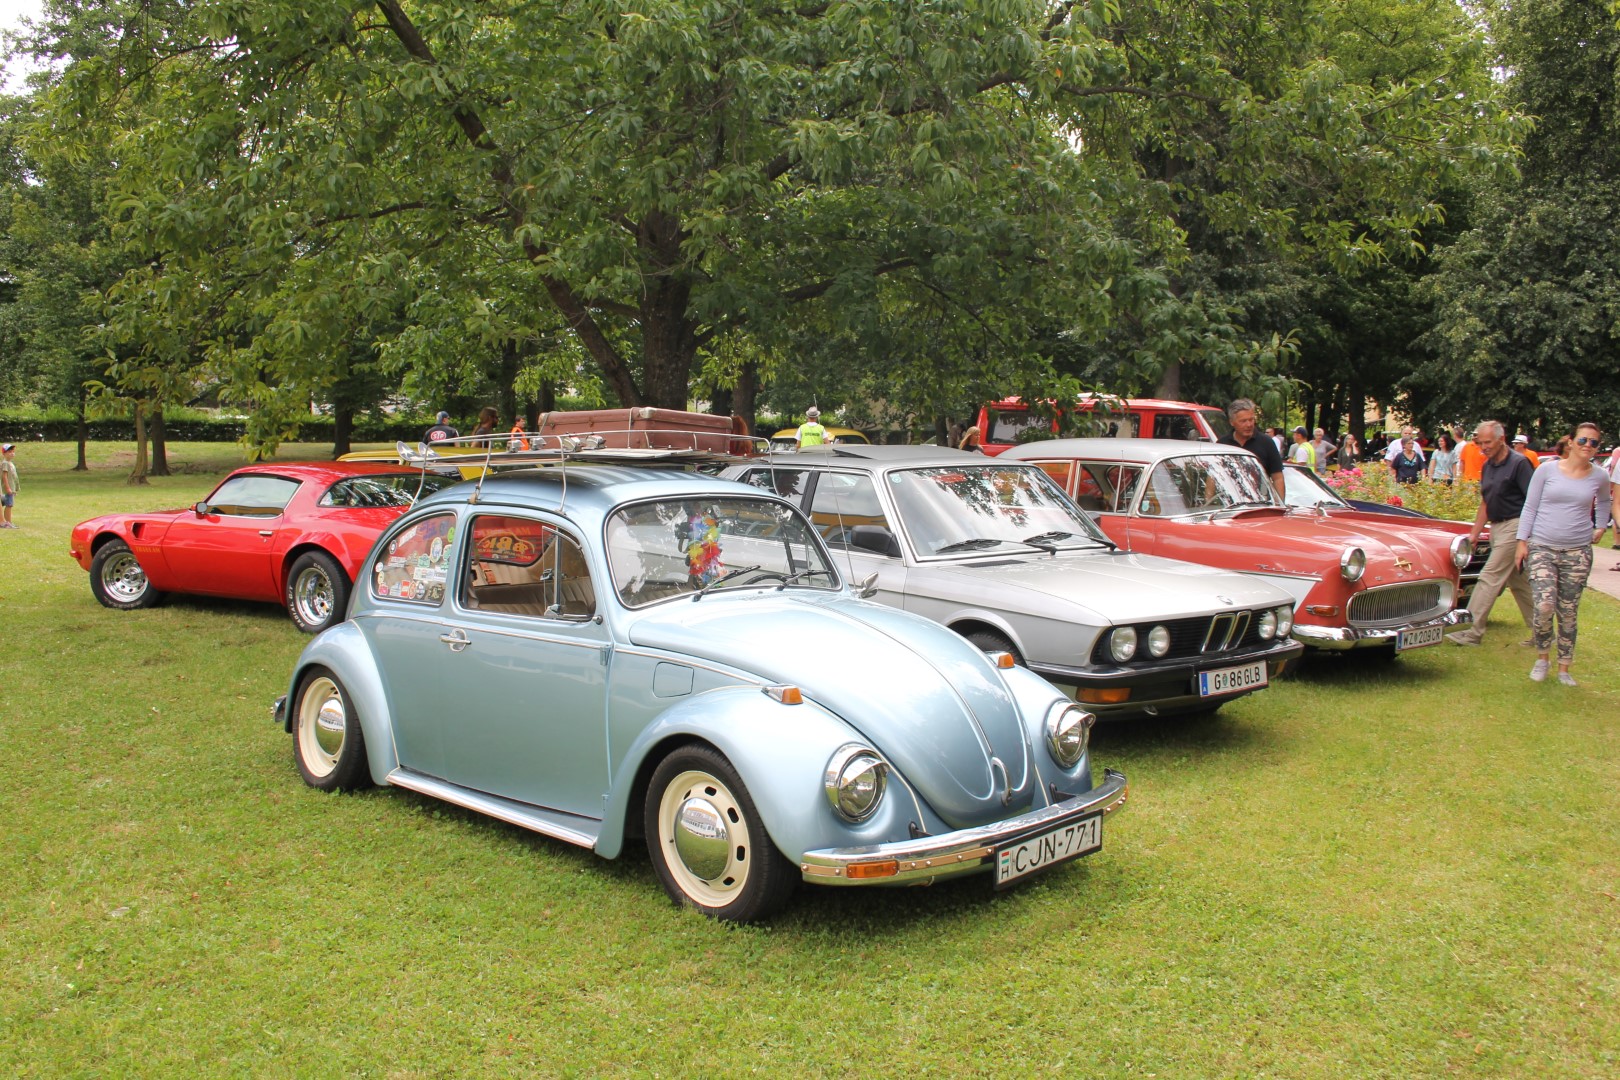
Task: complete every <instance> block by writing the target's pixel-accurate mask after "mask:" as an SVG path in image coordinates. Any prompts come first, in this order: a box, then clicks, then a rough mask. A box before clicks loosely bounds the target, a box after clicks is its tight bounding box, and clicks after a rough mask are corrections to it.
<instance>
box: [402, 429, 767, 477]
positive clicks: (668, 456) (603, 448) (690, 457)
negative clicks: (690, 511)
mask: <svg viewBox="0 0 1620 1080" xmlns="http://www.w3.org/2000/svg"><path fill="white" fill-rule="evenodd" d="M715 441H716V437H715V436H713V435H709V434H706V433H700V432H692V431H678V430H667V431H661V430H652V429H648V428H636V429H633V430H631V429H626V430H623V431H598V432H592V433H591V434H588V435H583V434H582V435H523V436H521V437H514V436H507V435H463V436H461V437H459V438H454V439H441V440H435V441H434V442H433V443H432V444H431V445H430V444H427V443H417V444H416V446H415V447H414V448H413V447H411V446H408V445H407V444H405V443H403V442H400V443H396V444H395V447H394V449H395V453H394V455H393V460H396V461H398V462H399V463H400V464H402V465H413V466H418V467H422V468H426V469H429V470H433V471H448V470H451V469H463V468H476V469H481V470H484V471H486V472H487V471H488V470H491V469H516V468H535V467H538V466H545V465H562V464H568V463H573V462H577V463H588V464H594V465H652V466H676V467H680V466H699V465H732V464H736V463H737V462H739V461H744V460H747V459H748V458H749V457H751V456H753V455H755V454H757V453H758V452H760V451H761V450H762V449H763V448H764V447H766V446H768V445H769V442H770V440H769V439H765V438H760V437H756V436H751V435H725V436H723V437H721V438H720V441H722V442H724V443H725V444H727V445H728V446H731V447H733V448H735V449H732V450H729V451H723V450H716V449H712V448H710V446H705V445H704V444H711V445H712V444H713V443H714V442H715ZM512 442H521V443H522V444H523V445H524V447H525V448H524V449H518V450H512V449H507V448H506V446H509V445H510V444H511V443H512ZM502 444H505V445H502Z"/></svg>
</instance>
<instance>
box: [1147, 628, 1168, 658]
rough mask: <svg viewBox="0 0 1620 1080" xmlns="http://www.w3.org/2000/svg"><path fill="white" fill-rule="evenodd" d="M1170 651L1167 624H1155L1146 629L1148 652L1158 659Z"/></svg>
mask: <svg viewBox="0 0 1620 1080" xmlns="http://www.w3.org/2000/svg"><path fill="white" fill-rule="evenodd" d="M1169 651H1170V628H1169V627H1168V626H1155V627H1154V628H1153V629H1152V630H1149V631H1148V652H1149V653H1151V654H1152V655H1153V658H1154V659H1158V658H1159V657H1161V656H1163V655H1164V654H1165V653H1167V652H1169Z"/></svg>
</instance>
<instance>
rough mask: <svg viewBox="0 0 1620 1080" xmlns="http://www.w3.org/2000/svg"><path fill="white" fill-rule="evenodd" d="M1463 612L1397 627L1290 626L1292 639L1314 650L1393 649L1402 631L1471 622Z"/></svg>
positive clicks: (1470, 616) (1449, 612)
mask: <svg viewBox="0 0 1620 1080" xmlns="http://www.w3.org/2000/svg"><path fill="white" fill-rule="evenodd" d="M1472 621H1473V616H1472V615H1470V614H1469V612H1468V609H1467V608H1454V609H1453V610H1451V611H1448V612H1446V613H1445V614H1444V615H1442V616H1440V617H1439V618H1437V619H1424V620H1422V621H1421V622H1414V623H1403V624H1402V625H1400V626H1368V627H1358V626H1301V625H1300V624H1299V623H1297V622H1296V623H1295V624H1294V637H1295V638H1296V639H1298V640H1300V641H1303V642H1304V643H1305V644H1307V645H1310V646H1312V647H1314V648H1318V649H1334V650H1338V649H1361V648H1368V647H1371V646H1377V645H1393V644H1395V639H1396V638H1397V637H1398V636H1399V635H1400V633H1401V631H1403V630H1425V629H1428V628H1430V627H1434V626H1438V627H1442V628H1443V627H1447V626H1456V625H1458V624H1459V623H1466V622H1472Z"/></svg>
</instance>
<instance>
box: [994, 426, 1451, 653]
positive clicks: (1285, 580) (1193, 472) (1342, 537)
mask: <svg viewBox="0 0 1620 1080" xmlns="http://www.w3.org/2000/svg"><path fill="white" fill-rule="evenodd" d="M1003 456H1004V457H1007V458H1009V459H1012V458H1016V459H1018V460H1021V461H1032V462H1035V463H1036V464H1038V465H1040V466H1041V467H1042V468H1043V469H1045V470H1046V472H1047V473H1048V474H1049V475H1050V476H1051V477H1052V478H1053V479H1054V480H1056V481H1057V482H1058V483H1059V484H1062V485H1063V487H1064V490H1065V491H1067V492H1068V493H1069V495H1070V496H1071V497H1072V498H1074V500H1075V501H1076V502H1078V503H1079V504H1080V506H1081V508H1082V509H1085V510H1087V511H1089V512H1090V513H1091V514H1092V515H1093V516H1094V517H1095V518H1096V519H1097V523H1098V524H1099V525H1101V526H1102V528H1103V531H1104V532H1105V533H1107V534H1108V536H1109V539H1111V540H1113V541H1114V542H1115V543H1116V544H1120V545H1121V546H1124V547H1127V548H1129V549H1130V550H1131V551H1137V552H1143V553H1147V554H1152V555H1164V556H1168V557H1169V558H1173V559H1185V560H1187V561H1188V562H1199V563H1204V564H1205V565H1208V566H1218V567H1222V568H1223V569H1227V570H1238V571H1241V572H1243V573H1248V574H1258V575H1260V576H1262V577H1265V578H1266V579H1267V580H1269V581H1271V582H1273V583H1274V584H1276V585H1278V586H1280V587H1282V588H1284V589H1286V590H1288V591H1289V592H1290V593H1292V594H1293V595H1294V598H1295V602H1296V605H1297V606H1296V607H1295V609H1294V637H1295V638H1297V639H1298V640H1300V641H1302V642H1304V643H1305V644H1306V645H1310V646H1315V647H1317V648H1322V649H1355V648H1367V649H1377V650H1379V651H1381V652H1382V653H1384V654H1386V655H1389V656H1394V655H1396V654H1397V653H1401V652H1405V651H1406V650H1408V649H1415V648H1420V647H1422V646H1426V645H1436V644H1438V643H1439V642H1440V640H1441V637H1442V636H1443V635H1444V633H1445V630H1446V628H1447V627H1449V626H1453V625H1455V624H1457V623H1459V622H1465V621H1467V619H1468V612H1467V611H1466V610H1461V611H1459V610H1456V601H1457V593H1458V571H1459V570H1460V569H1461V568H1462V567H1465V566H1467V564H1468V561H1469V558H1470V557H1471V555H1472V554H1473V553H1472V551H1471V549H1470V546H1469V543H1468V537H1467V536H1466V535H1457V534H1454V533H1452V532H1450V531H1448V530H1445V529H1433V528H1411V527H1409V526H1408V525H1407V524H1405V523H1396V522H1394V520H1393V519H1391V523H1390V524H1387V525H1386V524H1383V523H1379V522H1374V521H1369V520H1364V516H1363V515H1354V517H1351V516H1341V515H1334V514H1330V513H1328V512H1326V511H1325V510H1315V509H1310V510H1306V509H1296V508H1291V507H1288V506H1286V505H1284V504H1283V502H1282V501H1281V500H1279V499H1278V497H1277V494H1276V491H1275V489H1273V488H1272V486H1271V484H1270V482H1269V481H1268V480H1267V479H1266V477H1265V475H1264V473H1263V472H1262V470H1261V468H1260V462H1259V460H1258V459H1257V458H1256V457H1255V456H1254V455H1253V454H1251V453H1249V452H1248V451H1247V450H1240V449H1238V448H1237V447H1235V446H1225V445H1221V444H1210V443H1194V442H1180V441H1166V440H1159V439H1058V440H1054V441H1051V442H1040V443H1031V444H1028V445H1025V446H1017V447H1014V448H1012V449H1011V450H1008V451H1007V452H1006V454H1005V455H1003ZM1365 517H1370V515H1366V516H1365Z"/></svg>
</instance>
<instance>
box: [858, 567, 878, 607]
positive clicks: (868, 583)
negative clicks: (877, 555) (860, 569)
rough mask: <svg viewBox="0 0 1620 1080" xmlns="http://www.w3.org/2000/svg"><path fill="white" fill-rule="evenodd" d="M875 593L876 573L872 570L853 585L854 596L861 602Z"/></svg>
mask: <svg viewBox="0 0 1620 1080" xmlns="http://www.w3.org/2000/svg"><path fill="white" fill-rule="evenodd" d="M876 592H877V571H876V570H874V571H872V572H871V573H870V574H867V575H866V576H865V577H863V578H861V580H859V581H857V582H856V583H855V595H856V596H858V597H860V598H861V599H862V600H865V599H867V598H868V597H870V596H872V595H874V594H875V593H876Z"/></svg>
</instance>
